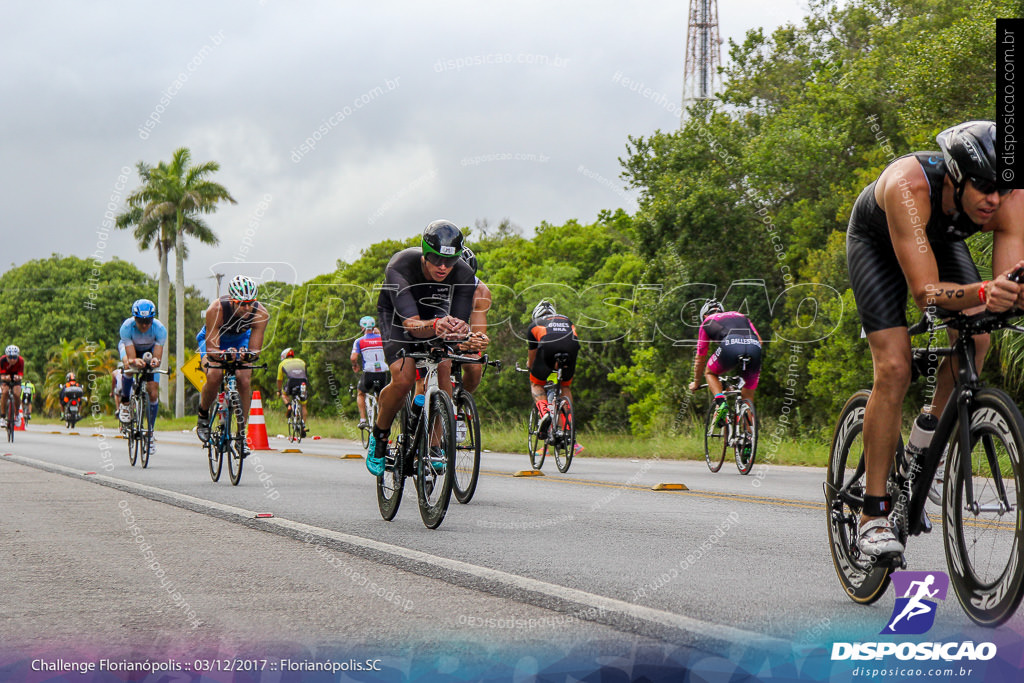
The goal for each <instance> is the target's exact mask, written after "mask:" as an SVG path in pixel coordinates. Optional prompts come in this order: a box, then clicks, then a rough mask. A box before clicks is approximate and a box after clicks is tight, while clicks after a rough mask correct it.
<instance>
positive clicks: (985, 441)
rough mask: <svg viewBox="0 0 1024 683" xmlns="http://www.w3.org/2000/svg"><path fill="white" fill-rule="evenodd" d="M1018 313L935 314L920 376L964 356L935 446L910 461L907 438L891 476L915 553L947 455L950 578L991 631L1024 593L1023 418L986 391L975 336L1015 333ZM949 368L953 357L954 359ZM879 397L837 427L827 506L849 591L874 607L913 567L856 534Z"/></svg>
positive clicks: (919, 327) (904, 533)
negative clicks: (945, 336) (942, 342)
mask: <svg viewBox="0 0 1024 683" xmlns="http://www.w3.org/2000/svg"><path fill="white" fill-rule="evenodd" d="M1020 315H1022V312H1021V311H1012V312H1010V313H1003V314H995V313H988V312H984V313H979V314H976V315H964V314H963V313H955V314H954V313H943V318H942V319H941V320H940V319H938V318H936V317H934V316H931V315H926V316H925V318H923V319H922V320H921V322H919V323H917V324H916V325H914V326H913V327H911V328H910V330H909V331H910V334H911V335H916V334H921V333H923V332H925V331H927V332H929V333H930V337H929V342H928V346H926V347H921V348H914V349H913V350H912V354H913V356H912V358H913V369H914V375H915V376H916V375H920V374H925V375H927V376H929V377H932V378H933V376H934V372H935V367H936V365H937V362H938V359H939V358H941V357H950V358H951V359H955V361H956V363H955V365H952V366H951V370H950V371H951V372H953V370H952V368H956V371H955V372H954V373H953V378H954V382H955V386H954V389H953V393H952V395H951V396H950V399H949V401H948V402H947V404H946V406H945V408H944V409H943V411H942V416H941V417H940V418H939V421H938V426H937V427H936V429H935V433H934V436H933V437H932V439H931V442H930V444H929V446H928V447H927V449H925V450H924V452H923V453H922V454H921V455H920V456H919V457H918V458H917V459H916V460H915V461H913V462H908V461H907V455H906V453H905V451H904V449H903V442H902V438H901V439H900V441H899V444H898V447H897V452H896V457H895V459H894V466H893V468H892V469H891V470H890V472H889V480H888V493H889V495H891V496H892V499H893V501H894V505H893V512H892V514H891V515H890V518H889V519H890V522H891V523H892V525H893V527H894V532H895V534H896V537H897V538H898V539H899V540H900V542H901V543H903V544H904V547H906V542H907V539H908V537H909V536H916V535H918V534H920V533H922V532H929V531H931V527H932V525H931V521H930V520H929V518H928V516H927V514H926V513H925V502H926V500H927V498H928V491H929V489H930V487H931V485H932V481H933V479H934V477H935V472H936V471H937V469H938V466H939V461H940V459H941V457H942V455H943V453H945V454H946V471H945V479H944V482H943V493H942V505H941V508H942V525H943V530H942V538H943V546H944V549H945V554H946V564H947V568H948V571H949V577H950V582H951V583H952V585H953V589H954V592H955V593H956V596H957V599H958V600H959V601H960V605H961V606H962V607H963V609H964V611H965V612H966V613H967V616H968V617H970V618H971V620H973V621H974V622H975V623H977V624H979V625H982V626H991V627H994V626H998V625H999V624H1002V623H1003V622H1005V621H1006V620H1007V619H1009V618H1010V617H1011V616H1013V613H1014V611H1015V610H1016V609H1017V606H1018V605H1019V604H1020V601H1021V596H1022V594H1024V517H1022V514H1024V513H1022V511H1024V482H1022V480H1021V476H1022V475H1021V454H1022V452H1024V417H1022V416H1021V412H1020V410H1019V409H1018V408H1017V406H1016V404H1015V403H1014V402H1013V400H1012V399H1011V398H1010V396H1009V395H1008V394H1007V393H1006V392H1004V391H1002V390H1001V389H998V388H994V387H987V386H984V385H983V384H982V383H981V382H980V381H979V379H978V370H977V368H976V367H975V360H974V353H975V342H974V335H978V334H987V333H990V332H993V331H995V330H1000V329H1009V330H1015V331H1017V332H1024V329H1022V328H1020V327H1016V326H1015V325H1012V324H1011V323H1010V322H1009V321H1010V320H1011V319H1013V318H1016V317H1019V316H1020ZM942 328H949V329H952V330H956V331H957V333H958V334H957V336H956V340H955V341H954V342H953V344H952V345H951V346H949V347H935V346H933V345H932V343H933V341H934V339H933V337H934V334H935V331H936V330H938V329H942ZM947 364H948V361H947ZM869 396H870V391H868V390H861V391H858V392H856V393H855V394H854V395H853V396H851V397H850V399H849V400H848V401H847V402H846V405H845V406H844V407H843V410H842V413H840V416H839V421H838V423H837V424H836V428H835V434H834V436H833V438H832V448H831V453H830V455H829V462H828V474H827V477H828V479H827V481H826V482H825V487H824V488H825V502H826V510H827V515H828V533H829V547H830V549H831V552H832V561H833V564H834V565H835V568H836V574H837V575H838V577H839V580H840V583H842V585H843V589H844V590H845V591H846V593H847V594H848V595H849V596H850V598H851V599H852V600H853V601H854V602H858V603H861V604H870V603H872V602H874V601H876V600H878V598H880V597H881V596H882V594H883V593H885V590H886V588H887V587H888V586H889V583H890V581H891V579H890V576H889V575H890V573H891V572H892V571H894V570H896V569H902V568H905V567H906V566H907V563H906V558H905V557H904V555H903V554H902V553H900V554H892V555H889V556H884V555H883V556H879V557H877V558H875V557H871V556H865V555H862V554H861V553H860V551H859V549H858V548H857V531H858V524H859V520H860V515H861V510H862V508H863V505H864V488H865V483H864V455H863V435H862V431H863V423H864V410H865V406H866V405H867V401H868V397H869Z"/></svg>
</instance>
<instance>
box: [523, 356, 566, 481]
mask: <svg viewBox="0 0 1024 683" xmlns="http://www.w3.org/2000/svg"><path fill="white" fill-rule="evenodd" d="M554 361H555V373H554V375H555V378H554V379H551V378H550V377H549V378H548V381H547V382H546V383H545V384H544V394H545V395H546V396H547V401H548V414H547V415H541V414H540V410H539V409H538V408H537V404H536V403H534V405H533V408H532V410H531V411H530V421H529V423H528V424H527V427H526V447H527V448H529V449H530V464H531V465H532V466H533V469H535V470H539V469H541V468H542V467H544V459H545V458H546V457H547V454H548V449H549V448H550V449H551V451H552V453H553V454H554V456H555V466H556V467H557V468H558V471H559V472H561V473H563V474H565V473H566V472H568V471H569V465H571V464H572V456H573V454H574V453H575V450H576V423H575V421H574V420H573V410H572V401H570V400H569V397H568V396H566V395H564V394H563V393H562V386H561V384H562V370H563V368H564V367H565V366H566V365H567V364H568V363H569V354H568V353H556V354H555V357H554ZM516 371H517V372H526V373H528V372H530V369H529V368H521V367H519V364H518V363H516Z"/></svg>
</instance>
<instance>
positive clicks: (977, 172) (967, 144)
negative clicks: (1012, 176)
mask: <svg viewBox="0 0 1024 683" xmlns="http://www.w3.org/2000/svg"><path fill="white" fill-rule="evenodd" d="M935 139H936V140H937V141H938V143H939V148H940V149H941V150H942V158H943V159H944V160H945V162H946V172H947V173H948V174H949V179H950V180H951V181H953V187H954V188H955V189H956V193H955V195H954V197H955V199H956V208H957V210H958V211H963V207H962V206H961V205H960V198H961V197H963V194H964V187H966V185H967V181H968V180H972V181H974V185H975V187H977V188H978V190H980V191H981V192H985V193H986V194H988V193H989V192H993V191H995V189H996V183H997V182H998V180H997V178H996V124H995V123H993V122H992V121H967V122H966V123H961V124H959V125H957V126H953V127H952V128H947V129H946V130H944V131H942V132H941V133H939V134H938V135H936V136H935ZM986 190H987V192H986Z"/></svg>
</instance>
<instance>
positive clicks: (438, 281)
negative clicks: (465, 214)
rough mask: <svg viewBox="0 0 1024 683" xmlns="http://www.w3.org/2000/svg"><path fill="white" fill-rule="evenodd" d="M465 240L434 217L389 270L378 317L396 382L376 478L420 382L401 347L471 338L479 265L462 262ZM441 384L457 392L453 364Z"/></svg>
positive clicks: (384, 399)
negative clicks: (404, 407)
mask: <svg viewBox="0 0 1024 683" xmlns="http://www.w3.org/2000/svg"><path fill="white" fill-rule="evenodd" d="M463 242H464V238H463V235H462V231H461V230H459V228H458V227H457V226H456V225H455V224H454V223H452V222H451V221H446V220H437V221H434V222H433V223H431V224H430V225H428V226H427V227H426V228H425V229H424V231H423V238H422V240H421V241H420V246H419V247H410V248H408V249H404V250H402V251H400V252H398V253H397V254H395V255H394V256H392V257H391V260H390V261H389V262H388V265H387V268H386V269H385V271H384V287H383V288H382V289H381V293H380V297H379V298H378V299H377V314H378V315H377V319H378V321H379V323H380V330H381V338H382V340H383V348H384V358H385V360H386V361H387V363H388V368H389V370H390V371H391V382H390V383H389V384H388V385H387V386H386V387H384V389H382V390H381V392H380V401H379V403H378V411H377V423H376V424H375V425H373V430H372V432H371V435H370V444H369V449H368V452H367V455H366V469H367V470H369V471H370V474H372V475H374V476H380V475H381V474H382V473H383V472H384V455H385V452H386V450H387V441H388V434H389V433H390V431H391V423H392V422H393V421H394V419H395V415H397V414H398V409H399V407H400V406H401V404H402V401H403V400H404V399H405V396H406V395H407V394H408V393H409V392H410V391H411V390H412V389H413V387H414V386H415V385H416V363H413V362H407V360H406V359H405V358H401V357H399V351H400V350H401V349H405V350H406V351H418V350H421V349H423V348H424V342H426V341H428V340H430V339H437V338H439V337H440V338H442V339H451V340H456V339H466V338H468V337H469V333H470V327H469V320H470V316H471V314H472V312H473V292H474V291H475V290H476V281H475V278H474V277H473V269H472V268H471V267H470V266H469V264H468V263H466V262H465V261H463V260H462V249H463ZM438 382H439V383H440V386H441V387H442V389H444V390H445V391H448V392H449V393H450V392H451V387H452V383H451V363H450V362H445V363H442V364H441V365H440V366H439V368H438Z"/></svg>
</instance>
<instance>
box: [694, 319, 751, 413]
mask: <svg viewBox="0 0 1024 683" xmlns="http://www.w3.org/2000/svg"><path fill="white" fill-rule="evenodd" d="M700 319H701V321H702V322H701V325H700V332H699V333H698V334H697V357H696V358H695V359H694V361H693V381H692V382H690V391H696V390H697V388H698V387H699V386H700V380H701V378H702V377H703V378H704V380H705V381H706V382H707V384H708V389H709V390H710V391H711V393H713V394H714V395H715V404H716V405H718V404H720V403H721V402H722V401H724V400H725V396H724V394H723V391H722V381H721V380H720V379H719V376H720V375H722V374H723V373H726V372H729V371H730V370H732V369H734V368H735V367H736V366H737V365H738V364H739V362H740V361H739V359H740V356H749V357H750V360H749V361H748V362H747V364H746V369H745V370H743V369H741V370H740V372H739V375H740V377H742V378H743V387H742V388H741V389H740V393H741V395H742V396H743V398H745V399H748V400H753V398H754V390H755V389H757V381H758V379H759V378H760V376H761V335H759V334H758V333H757V328H755V327H754V324H753V323H752V322H750V319H749V318H747V316H745V315H743V314H742V313H738V312H736V311H726V310H725V308H724V307H723V306H722V304H721V303H719V301H718V300H717V299H708V300H707V301H705V302H704V305H703V306H702V307H701V309H700ZM712 342H715V343H717V344H718V348H717V349H715V352H714V353H713V354H712V355H711V358H710V359H709V358H708V349H709V348H710V346H711V343H712Z"/></svg>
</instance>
